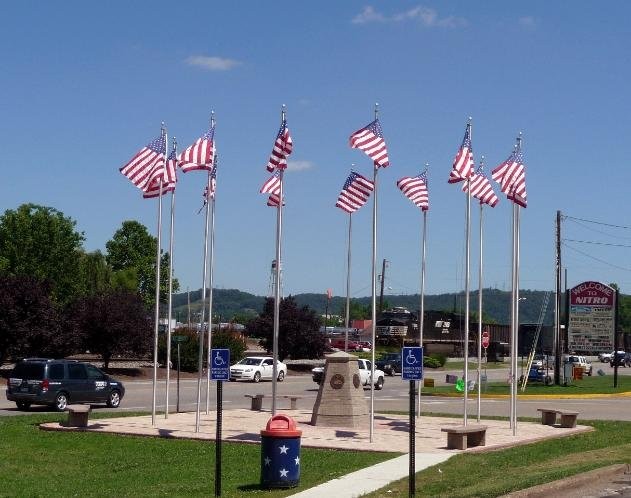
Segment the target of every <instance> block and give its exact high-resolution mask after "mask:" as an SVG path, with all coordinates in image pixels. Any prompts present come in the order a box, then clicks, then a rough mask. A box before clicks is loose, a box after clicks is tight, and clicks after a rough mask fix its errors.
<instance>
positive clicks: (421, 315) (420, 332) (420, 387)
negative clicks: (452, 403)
mask: <svg viewBox="0 0 631 498" xmlns="http://www.w3.org/2000/svg"><path fill="white" fill-rule="evenodd" d="M428 172H429V163H426V164H425V175H426V176H425V183H427V174H428ZM426 235H427V210H423V240H422V242H421V306H420V308H419V319H418V345H419V346H421V347H423V327H424V326H425V325H424V324H425V247H426V245H425V241H426ZM424 355H425V353H423V356H424ZM422 392H423V381H419V383H418V405H417V410H416V416H417V417H420V416H421V394H422Z"/></svg>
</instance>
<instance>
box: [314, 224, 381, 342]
mask: <svg viewBox="0 0 631 498" xmlns="http://www.w3.org/2000/svg"><path fill="white" fill-rule="evenodd" d="M352 226H353V213H348V253H347V258H346V317H345V319H344V329H345V331H344V351H348V326H349V324H350V316H351V234H352V232H351V229H352ZM325 329H326V322H325ZM372 347H373V348H374V347H375V345H374V344H373V345H372Z"/></svg>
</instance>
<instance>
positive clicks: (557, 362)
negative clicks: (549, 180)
mask: <svg viewBox="0 0 631 498" xmlns="http://www.w3.org/2000/svg"><path fill="white" fill-rule="evenodd" d="M555 271H556V289H555V291H556V294H555V298H556V299H555V313H554V383H555V385H557V386H560V385H561V211H557V219H556V265H555Z"/></svg>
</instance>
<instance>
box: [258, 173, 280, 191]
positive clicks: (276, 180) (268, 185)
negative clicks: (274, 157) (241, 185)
mask: <svg viewBox="0 0 631 498" xmlns="http://www.w3.org/2000/svg"><path fill="white" fill-rule="evenodd" d="M260 192H261V194H280V172H278V171H277V172H275V173H274V174H273V175H272V176H270V177H269V178H268V179H267V181H266V182H265V183H264V184H263V186H262V187H261V190H260Z"/></svg>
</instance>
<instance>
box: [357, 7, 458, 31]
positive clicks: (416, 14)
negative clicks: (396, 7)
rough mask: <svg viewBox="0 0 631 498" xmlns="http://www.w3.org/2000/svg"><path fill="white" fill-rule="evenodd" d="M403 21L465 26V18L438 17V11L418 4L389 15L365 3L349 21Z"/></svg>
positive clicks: (362, 22) (431, 26) (439, 26)
mask: <svg viewBox="0 0 631 498" xmlns="http://www.w3.org/2000/svg"><path fill="white" fill-rule="evenodd" d="M405 21H418V22H419V23H420V24H421V25H423V26H425V27H426V28H434V27H438V28H457V27H460V26H466V25H467V24H468V22H467V20H466V19H464V18H463V17H454V16H448V17H440V16H439V15H438V12H436V11H435V10H434V9H432V8H430V7H424V6H423V5H418V6H416V7H414V8H412V9H409V10H406V11H404V12H397V13H394V14H392V15H391V16H387V15H384V14H382V13H381V12H377V11H376V10H375V9H374V7H372V6H370V5H367V6H366V7H364V10H362V11H361V12H360V13H359V14H357V15H356V16H355V17H354V18H353V19H352V21H351V22H353V23H354V24H366V23H370V22H383V23H386V22H405Z"/></svg>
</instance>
